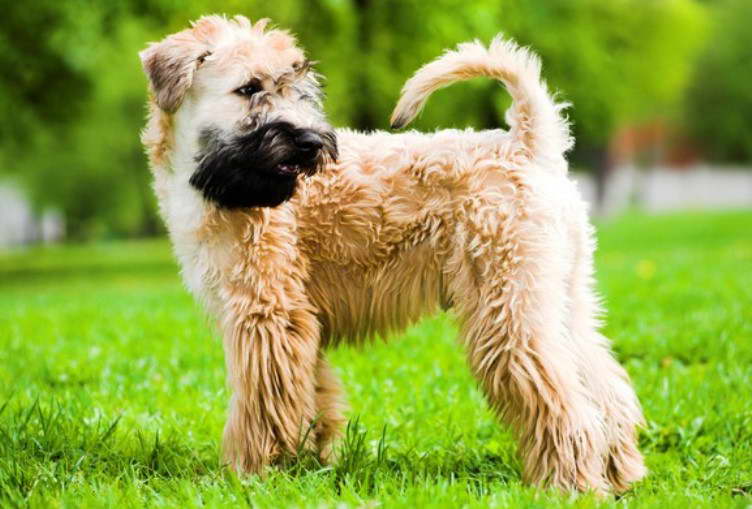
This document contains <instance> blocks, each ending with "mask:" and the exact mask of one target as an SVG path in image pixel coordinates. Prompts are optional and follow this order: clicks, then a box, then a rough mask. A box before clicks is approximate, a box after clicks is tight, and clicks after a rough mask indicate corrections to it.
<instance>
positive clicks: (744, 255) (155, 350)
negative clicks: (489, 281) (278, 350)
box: [0, 212, 752, 509]
mask: <svg viewBox="0 0 752 509" xmlns="http://www.w3.org/2000/svg"><path fill="white" fill-rule="evenodd" d="M599 238H600V244H601V247H600V250H599V255H598V265H599V280H600V286H601V289H602V291H603V293H604V296H605V298H606V302H607V305H608V308H609V310H610V314H609V317H608V325H607V327H606V332H607V334H608V335H609V336H610V337H612V338H613V340H614V347H615V350H616V352H617V354H618V356H619V357H620V359H621V360H622V361H623V362H624V364H625V365H626V366H627V369H628V370H629V372H630V374H631V375H632V377H633V379H634V382H635V385H636V388H637V391H638V393H639V395H640V398H641V400H642V402H643V405H644V407H645V413H646V416H647V419H648V425H647V429H646V430H645V431H644V432H643V434H642V438H641V442H642V449H643V451H644V452H645V453H646V457H647V462H648V466H649V468H650V470H651V473H650V476H649V477H648V479H647V480H646V481H644V482H642V483H640V484H639V485H637V486H636V487H635V489H634V490H633V491H632V492H630V493H629V494H627V495H626V496H625V497H623V498H622V499H621V500H619V501H615V500H607V501H605V502H598V501H597V500H595V499H594V498H592V497H590V496H584V497H579V498H575V497H573V496H563V495H558V494H554V493H545V492H543V493H542V492H539V491H538V490H535V489H532V488H529V487H526V486H524V485H523V484H522V483H521V481H520V465H519V461H518V460H517V458H516V456H515V451H514V447H513V442H512V439H511V436H510V435H509V433H508V432H506V431H505V430H503V429H502V428H501V427H499V426H498V425H497V424H496V423H495V421H494V419H493V418H492V416H491V414H490V413H489V412H488V410H487V408H486V407H485V404H484V402H483V399H482V397H481V395H480V394H479V392H478V391H477V390H476V388H475V385H474V382H473V380H472V378H471V376H470V375H469V372H468V370H467V368H466V366H465V363H464V358H463V354H462V351H461V348H460V347H459V346H458V345H457V344H456V341H455V335H456V330H455V328H454V326H453V325H452V321H451V319H450V317H447V316H440V317H436V318H433V319H428V320H425V321H424V322H422V323H421V324H420V325H418V326H416V327H413V328H411V329H410V330H408V331H407V332H405V333H404V334H403V335H402V336H400V337H398V338H393V339H392V340H391V341H390V342H389V343H381V342H378V343H375V344H373V345H370V346H367V347H366V349H365V351H359V350H356V349H352V348H342V349H339V350H337V351H335V352H333V353H332V354H331V359H332V362H333V364H334V365H335V366H336V367H337V370H338V371H339V373H340V375H341V376H342V379H343V381H344V384H345V386H346V387H347V391H348V396H349V400H350V406H351V411H350V413H349V416H350V417H351V423H350V426H349V428H348V434H347V440H346V442H345V449H344V451H343V454H342V460H341V462H340V463H339V464H338V465H335V466H332V467H324V466H322V465H319V464H318V463H317V462H316V461H315V460H313V459H312V458H305V459H304V460H303V461H301V462H299V463H298V464H296V465H292V466H289V467H288V468H286V469H283V470H276V471H273V472H271V473H270V475H269V476H268V477H267V478H266V479H265V480H260V479H258V478H243V479H239V478H237V477H235V476H234V475H232V474H230V473H229V472H227V471H226V469H224V468H223V467H222V466H221V463H220V460H219V441H220V436H221V431H222V424H223V420H224V413H225V407H226V403H227V398H228V394H227V390H226V388H225V384H224V366H223V360H222V351H221V345H220V343H219V341H217V340H216V339H210V338H212V337H213V336H214V333H213V332H212V330H211V328H210V326H209V325H208V321H207V320H206V318H205V317H204V316H203V315H202V313H201V312H200V310H199V309H198V307H197V306H196V305H194V303H193V302H192V300H191V298H190V297H189V296H188V295H187V293H186V292H185V290H184V289H183V288H182V286H181V284H180V282H179V280H178V276H177V268H176V266H175V264H174V262H173V259H172V256H171V255H170V251H169V246H168V245H167V244H166V243H165V242H163V241H146V242H128V243H111V244H99V245H90V246H68V247H55V248H47V249H32V250H21V251H14V252H10V253H6V254H3V255H0V505H2V504H11V505H15V504H24V503H30V504H31V505H33V506H38V507H50V506H102V505H125V506H133V507H142V506H144V505H169V506H180V507H184V506H202V505H206V506H217V505H233V506H238V505H240V506H243V505H256V506H261V507H284V506H305V507H326V506H336V505H337V504H343V506H345V507H360V506H370V507H375V506H376V505H378V504H380V505H381V506H382V507H409V508H413V509H414V508H418V507H426V506H434V507H435V506H450V507H454V506H466V507H506V506H512V507H558V506H571V505H577V506H578V507H579V506H583V507H590V506H597V505H599V504H607V505H608V504H624V503H628V504H629V505H630V506H631V505H634V506H636V507H643V506H645V507H653V506H664V507H665V506H671V507H703V506H704V507H728V506H736V507H748V506H749V505H750V504H752V398H751V395H752V392H751V391H750V388H751V387H752V310H751V309H750V308H751V307H752V213H748V212H739V213H725V214H714V215H705V214H684V215H674V216H661V217H645V216H637V215H635V216H627V217H625V218H622V219H619V220H617V221H614V222H608V223H605V224H603V225H601V228H600V235H599Z"/></svg>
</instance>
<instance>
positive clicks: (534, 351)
mask: <svg viewBox="0 0 752 509" xmlns="http://www.w3.org/2000/svg"><path fill="white" fill-rule="evenodd" d="M141 58H142V61H143V66H144V69H145V71H146V74H147V75H148V78H149V80H150V85H151V92H152V97H151V100H150V114H149V120H148V125H147V127H146V129H145V131H144V133H143V142H144V145H145V146H146V150H147V152H148V156H149V161H150V163H151V169H152V171H153V173H154V179H155V184H154V186H155V189H156V193H157V195H158V198H159V204H160V210H161V213H162V216H163V217H164V220H165V222H166V223H167V227H168V229H169V233H170V237H171V239H172V242H173V244H174V249H175V253H176V255H177V257H178V259H179V261H180V264H181V265H182V274H183V277H184V279H185V282H186V284H187V285H188V287H189V288H190V290H191V291H192V292H193V293H194V294H195V295H196V296H197V297H198V298H199V299H200V300H201V301H202V302H203V303H204V304H205V306H206V307H207V309H208V310H209V311H210V312H211V314H212V315H213V316H215V317H217V319H218V322H219V324H220V326H221V329H222V331H223V336H224V348H225V356H226V363H227V370H228V375H229V383H230V385H231V388H232V391H233V396H232V401H231V403H230V411H229V418H228V421H227V425H226V428H225V434H224V451H225V454H226V458H227V460H228V462H229V463H230V464H231V465H232V466H233V467H234V468H236V469H238V470H240V471H246V472H260V471H261V470H262V469H263V468H264V467H265V466H266V465H268V464H270V463H272V462H274V460H275V459H279V458H280V457H282V456H284V455H294V454H295V453H296V452H297V451H301V450H307V449H314V450H317V451H318V452H319V453H320V454H321V455H322V457H323V458H326V457H327V456H328V455H329V454H330V452H331V449H332V442H333V440H334V439H335V438H336V437H337V436H338V435H339V434H340V432H341V429H342V426H343V423H344V421H345V418H344V417H343V414H342V412H343V400H342V395H341V389H340V384H339V382H338V380H337V377H336V375H335V374H334V372H333V371H332V369H331V368H330V367H329V365H328V364H327V361H326V358H325V353H324V351H325V349H326V348H327V347H330V346H333V345H336V344H337V343H338V342H340V341H352V342H359V341H361V340H365V339H367V338H371V337H373V336H374V335H377V334H381V335H384V334H390V333H394V332H398V331H400V330H402V329H404V328H405V327H406V326H407V325H409V324H411V323H414V322H415V321H416V320H418V319H419V318H420V317H421V316H424V315H426V314H430V313H434V312H436V311H438V310H439V309H440V308H442V309H451V310H452V311H453V313H454V314H455V315H456V316H457V319H458V322H459V326H460V330H461V339H462V342H463V344H464V346H465V348H466V349H467V358H468V361H469V364H470V367H471V368H472V371H473V373H474V374H475V376H476V377H477V379H478V382H479V385H480V387H481V388H482V390H483V391H484V392H485V394H486V397H487V398H488V402H489V405H490V406H491V408H492V409H493V410H494V412H495V413H496V414H497V415H498V416H499V417H500V418H501V419H502V420H503V421H505V422H506V423H508V424H509V425H510V426H511V427H512V429H514V430H515V432H516V434H517V437H518V438H519V451H520V454H521V456H522V458H523V462H524V473H523V476H524V479H525V480H527V481H529V482H531V483H537V484H542V485H550V486H554V487H558V488H562V489H566V490H569V489H577V490H596V491H599V492H605V491H608V490H610V489H614V490H617V491H621V490H624V489H626V488H627V487H628V486H629V484H630V483H631V482H632V481H635V480H637V479H639V478H641V477H642V476H643V475H644V473H645V468H644V466H643V461H642V457H641V455H640V453H639V451H638V449H637V446H636V431H635V428H636V427H637V426H638V425H639V424H640V423H641V422H642V416H641V411H640V406H639V403H638V401H637V398H636V397H635V393H634V391H633V390H632V388H631V386H630V383H629V380H628V377H627V374H626V372H625V371H624V369H622V367H621V366H620V365H619V364H618V363H617V362H616V361H615V360H614V357H613V356H612V354H611V352H610V350H609V345H608V341H607V340H606V339H605V338H604V337H603V336H601V335H600V334H599V333H598V332H597V330H598V326H599V324H598V315H599V314H600V309H599V306H598V298H597V296H596V294H595V292H594V290H593V282H592V272H593V262H592V255H593V250H594V243H593V234H592V228H591V226H590V224H589V222H588V218H587V214H586V210H585V209H586V207H585V205H584V204H583V202H582V199H581V198H580V195H579V193H578V192H577V190H576V188H575V185H574V184H573V183H572V181H571V180H570V179H569V178H568V176H567V163H566V160H565V158H564V153H565V152H566V151H567V149H568V148H569V147H570V145H571V139H570V134H569V129H568V125H567V122H566V120H565V119H564V118H563V117H562V115H561V110H562V105H561V104H557V103H556V102H554V100H553V99H552V97H551V96H550V95H549V93H548V91H547V88H546V86H545V84H544V83H543V82H542V81H541V78H540V63H539V61H538V59H537V58H536V57H535V56H534V55H532V54H531V53H529V52H528V51H527V50H525V49H521V48H519V47H517V46H516V45H514V44H513V43H512V42H508V41H504V40H502V39H500V38H497V39H495V40H494V41H493V42H492V43H491V45H490V46H489V47H487V48H486V47H484V46H483V45H481V44H479V43H477V42H473V43H467V44H461V45H460V46H458V48H457V49H456V50H453V51H448V52H446V53H444V54H443V55H442V56H441V57H439V58H438V59H437V60H435V61H434V62H431V63H430V64H428V65H426V66H425V67H423V68H422V69H420V70H419V71H418V72H417V73H416V74H415V76H413V77H412V78H411V79H410V80H409V81H408V82H407V84H406V85H405V88H404V90H403V91H402V97H401V99H400V101H399V104H398V105H397V108H396V110H395V112H394V116H393V118H392V123H393V126H394V127H397V128H399V127H402V126H404V125H406V124H407V123H408V122H410V120H411V119H412V118H413V117H414V116H415V115H416V114H417V113H418V111H419V110H420V108H421V107H422V106H423V104H424V103H425V102H426V100H427V98H428V96H429V95H430V94H431V93H432V92H433V91H434V90H436V89H438V88H440V87H444V86H447V85H449V84H451V83H453V82H456V81H459V80H465V79H470V78H474V77H476V76H486V77H490V78H494V79H497V80H499V81H501V82H502V83H504V85H506V88H507V90H508V91H509V93H510V94H511V96H512V98H513V105H512V106H511V108H510V110H509V112H508V115H507V122H508V124H509V126H511V128H510V130H509V131H508V132H507V131H504V130H501V129H495V130H489V131H481V132H475V131H472V130H443V131H438V132H435V133H420V132H415V131H410V132H405V133H400V134H391V133H386V132H380V131H377V132H371V133H359V132H354V131H351V130H348V129H333V128H332V127H330V126H329V124H327V121H326V118H325V116H324V113H323V111H322V104H321V103H322V93H321V89H320V87H319V80H318V78H317V75H316V73H315V72H314V71H313V70H312V68H311V63H310V62H309V61H308V60H306V58H305V56H304V53H303V51H302V50H301V49H300V48H298V47H297V46H296V42H295V39H294V37H293V36H291V35H290V34H289V33H287V32H285V31H282V30H272V29H268V28H267V21H266V20H262V21H259V22H257V23H255V24H252V23H251V22H250V21H249V20H248V19H246V18H243V17H236V18H233V19H226V18H224V17H220V16H208V17H204V18H201V19H200V20H199V21H197V22H196V23H194V24H193V26H192V27H191V28H189V29H186V30H183V31H182V32H179V33H176V34H173V35H170V36H169V37H167V38H166V39H164V40H163V41H161V42H159V43H155V44H152V45H150V46H149V47H148V48H147V49H146V50H144V51H143V52H142V53H141ZM426 354H427V355H428V354H429V353H428V352H426Z"/></svg>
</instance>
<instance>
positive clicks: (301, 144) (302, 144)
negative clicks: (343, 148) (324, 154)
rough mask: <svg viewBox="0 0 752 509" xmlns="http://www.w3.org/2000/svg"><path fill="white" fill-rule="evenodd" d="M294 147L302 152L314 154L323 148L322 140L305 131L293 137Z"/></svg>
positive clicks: (314, 134) (313, 133) (316, 135)
mask: <svg viewBox="0 0 752 509" xmlns="http://www.w3.org/2000/svg"><path fill="white" fill-rule="evenodd" d="M295 145H296V146H297V147H298V148H299V149H300V150H302V151H304V152H310V153H315V152H318V151H319V150H321V147H323V146H324V140H322V139H321V136H319V135H318V134H316V133H315V132H313V131H305V132H303V133H301V134H299V135H297V136H296V137H295Z"/></svg>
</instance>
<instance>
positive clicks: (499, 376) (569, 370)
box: [445, 199, 608, 492]
mask: <svg viewBox="0 0 752 509" xmlns="http://www.w3.org/2000/svg"><path fill="white" fill-rule="evenodd" d="M523 208H524V205H522V206H520V207H517V209H519V210H514V207H510V206H507V210H506V211H504V210H503V209H504V202H503V200H500V201H496V202H495V203H483V201H482V200H479V199H476V200H474V201H472V202H469V203H468V204H466V207H465V213H464V218H465V220H464V222H463V224H460V225H458V228H457V232H456V237H457V242H456V245H457V249H456V251H455V252H454V253H453V255H452V256H451V257H450V259H449V260H448V261H447V267H446V269H445V272H446V273H447V274H450V275H451V278H450V280H449V282H448V284H449V288H448V290H449V292H450V294H451V297H452V301H453V304H454V308H455V310H456V311H457V312H458V314H459V317H460V321H461V331H462V336H463V338H464V341H465V344H466V347H467V351H468V358H469V362H470V365H471V367H472V370H473V372H474V374H475V375H476V377H477V378H478V380H479V382H480V385H481V387H482V389H483V390H484V392H485V394H486V397H487V399H488V401H489V404H490V406H491V407H492V408H493V410H494V411H495V412H496V413H497V414H498V415H499V416H500V417H501V418H502V419H503V420H505V421H506V422H507V423H509V424H510V425H511V426H512V427H513V429H514V430H515V432H516V433H517V436H518V439H519V452H520V454H521V456H522V458H523V463H524V472H523V478H524V479H525V481H527V482H531V483H535V484H542V485H550V486H553V487H557V488H559V489H564V490H571V489H577V490H582V491H587V490H594V491H597V492H605V491H607V489H608V481H607V479H606V473H605V465H604V458H605V454H606V451H607V448H608V441H607V436H606V430H605V427H604V425H605V423H604V418H603V414H602V412H601V409H600V408H599V406H598V405H597V403H596V402H594V401H592V398H591V397H590V395H589V393H588V388H587V387H586V385H585V383H584V382H583V378H584V377H587V376H588V373H587V372H583V371H582V370H581V366H580V364H579V363H578V361H577V358H576V356H577V352H576V351H575V350H576V349H575V348H574V345H573V344H572V338H571V336H570V334H569V327H568V324H567V320H566V318H567V311H568V295H567V285H566V278H567V275H568V274H567V271H566V263H565V262H564V261H563V259H562V250H563V248H564V246H565V245H566V238H565V237H566V233H565V231H564V228H563V227H562V225H561V222H560V221H559V220H558V218H557V217H556V211H555V210H554V207H551V210H550V212H551V213H552V215H551V216H549V212H546V211H543V212H540V211H536V217H535V220H532V219H530V218H529V216H530V215H532V214H530V215H528V214H527V213H526V212H524V211H523V210H522V209H523Z"/></svg>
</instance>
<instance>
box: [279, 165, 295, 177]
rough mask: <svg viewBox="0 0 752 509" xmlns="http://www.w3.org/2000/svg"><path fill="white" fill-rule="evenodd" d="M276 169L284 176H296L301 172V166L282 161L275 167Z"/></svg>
mask: <svg viewBox="0 0 752 509" xmlns="http://www.w3.org/2000/svg"><path fill="white" fill-rule="evenodd" d="M274 171H275V172H277V173H279V174H280V175H282V176H283V177H294V176H297V175H298V174H299V173H300V166H298V165H297V164H295V163H281V164H278V165H277V166H275V167H274Z"/></svg>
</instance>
